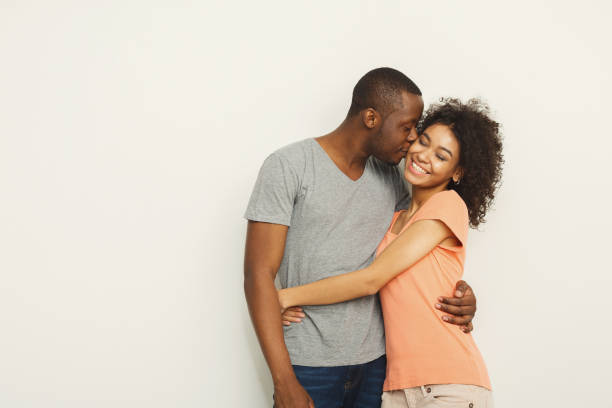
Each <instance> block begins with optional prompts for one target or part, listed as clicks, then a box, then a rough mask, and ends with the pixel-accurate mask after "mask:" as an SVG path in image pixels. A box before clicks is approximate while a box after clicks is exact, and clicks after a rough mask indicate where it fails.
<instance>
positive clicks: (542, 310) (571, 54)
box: [0, 0, 612, 408]
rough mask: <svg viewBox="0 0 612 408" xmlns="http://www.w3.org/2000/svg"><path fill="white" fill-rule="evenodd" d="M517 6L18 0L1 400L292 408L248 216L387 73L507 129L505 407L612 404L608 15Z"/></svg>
mask: <svg viewBox="0 0 612 408" xmlns="http://www.w3.org/2000/svg"><path fill="white" fill-rule="evenodd" d="M218 3H219V4H220V3H221V2H218ZM377 3H380V4H377ZM495 3H497V2H491V1H478V2H466V1H462V2H425V1H421V2H404V1H402V2H400V1H389V2H385V3H384V4H383V3H382V2H374V1H372V2H343V3H340V2H281V1H279V2H263V3H262V2H244V3H237V2H234V3H232V2H225V3H224V4H223V5H219V4H213V3H212V2H211V3H204V2H187V1H182V2H179V1H172V2H171V1H167V2H160V1H156V2H151V1H129V2H125V1H113V2H93V1H89V2H83V1H73V2H61V1H53V2H42V1H38V2H36V1H33V2H32V1H31V2H16V1H8V0H4V1H1V2H0V51H1V54H0V55H1V56H2V57H1V58H2V59H1V61H0V194H1V199H0V406H2V407H45V408H51V407H79V408H80V407H113V408H117V407H130V408H132V407H147V408H154V407H203V406H206V407H213V406H214V407H246V406H248V407H266V406H271V388H270V387H271V382H270V379H269V378H268V374H267V368H266V366H265V363H264V361H263V358H262V356H261V354H260V352H259V348H258V345H257V341H256V338H255V336H254V334H253V331H252V329H251V325H250V320H249V318H248V314H247V310H246V307H245V301H244V298H243V291H242V256H243V245H244V232H245V221H244V220H243V219H242V214H243V211H244V209H245V206H246V203H247V199H248V197H249V194H250V191H251V188H252V185H253V182H254V180H255V177H256V174H257V171H258V168H259V165H260V164H261V162H262V160H263V159H264V157H265V156H266V155H267V154H269V153H270V152H271V151H273V150H275V149H276V148H278V147H280V146H283V145H285V144H288V143H290V142H293V141H296V140H299V139H303V138H306V137H312V136H318V135H321V134H324V133H326V132H328V131H330V130H332V129H333V128H334V127H335V126H336V125H337V124H338V123H339V122H340V121H341V120H342V118H343V117H344V115H345V112H346V110H347V108H348V104H349V101H350V93H351V90H352V87H353V85H354V83H355V82H356V81H357V80H358V79H359V77H360V76H361V75H363V74H364V73H365V72H367V71H368V70H369V69H371V68H375V67H378V66H391V67H395V68H398V69H400V70H402V71H403V72H405V73H406V74H407V75H409V76H410V77H411V78H412V79H414V80H415V81H416V82H417V83H418V84H419V86H420V87H421V89H422V90H423V91H424V93H425V99H426V101H428V102H429V101H433V100H435V99H436V98H438V97H440V96H460V97H469V96H483V97H485V98H486V99H487V100H488V101H489V102H490V104H491V106H492V107H493V109H494V110H495V112H496V115H497V118H498V119H499V120H500V121H501V122H502V123H503V125H504V133H505V156H506V161H507V164H506V167H505V173H504V185H503V188H502V190H501V191H500V192H499V195H498V199H497V206H496V211H494V212H492V213H491V214H490V216H489V222H488V223H487V224H486V225H485V226H484V227H483V228H482V232H473V233H472V234H471V248H470V250H469V254H468V257H469V258H468V264H467V271H466V278H467V280H468V281H469V282H470V283H471V284H472V285H473V287H474V288H475V289H476V292H477V296H478V299H479V310H478V317H477V320H476V322H475V323H476V331H475V334H474V335H475V336H476V338H477V342H478V344H479V346H480V348H481V350H482V352H483V354H484V356H485V359H486V362H487V364H488V367H489V370H490V374H491V378H492V382H493V385H494V388H495V395H496V401H497V406H499V407H509V406H521V407H540V406H555V407H571V406H584V407H586V406H604V405H605V406H608V404H610V402H609V396H608V395H607V388H606V387H607V385H608V384H607V381H606V380H609V378H610V375H609V370H608V369H609V367H610V364H611V363H612V357H611V353H610V351H609V345H610V342H611V336H610V321H611V319H610V317H609V314H610V313H611V311H610V306H612V302H610V295H609V293H610V287H611V284H612V280H611V278H610V272H612V269H611V268H610V265H609V262H608V257H609V254H608V253H607V251H608V250H609V249H608V248H607V246H608V245H609V243H610V237H609V231H610V229H611V227H612V222H611V220H610V216H609V208H610V196H611V193H610V187H612V183H610V179H611V176H610V163H611V162H612V160H611V157H612V142H611V141H610V137H611V136H610V125H609V121H610V119H609V118H610V116H609V115H610V113H609V112H610V111H611V110H612V103H611V102H610V94H611V91H612V86H611V83H610V71H611V69H612V58H611V56H610V52H609V39H610V37H611V34H612V30H611V29H610V28H609V22H608V17H609V15H610V11H611V7H610V6H609V5H608V3H607V2H603V1H601V2H595V1H581V2H559V1H554V2H553V1H551V2H534V1H528V2H527V1H525V2H516V1H514V2H504V3H497V4H495Z"/></svg>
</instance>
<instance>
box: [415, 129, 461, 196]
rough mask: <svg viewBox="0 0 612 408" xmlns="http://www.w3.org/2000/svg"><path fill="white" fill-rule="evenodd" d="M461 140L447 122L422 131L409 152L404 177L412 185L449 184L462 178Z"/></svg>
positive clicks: (431, 185) (434, 185) (435, 185)
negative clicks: (460, 162) (460, 165)
mask: <svg viewBox="0 0 612 408" xmlns="http://www.w3.org/2000/svg"><path fill="white" fill-rule="evenodd" d="M459 154H460V146H459V141H458V140H457V138H456V137H455V135H454V134H453V132H452V131H451V130H450V128H449V127H448V126H446V125H442V124H434V125H431V126H430V127H428V128H427V129H425V130H424V131H423V133H421V134H420V135H419V137H418V139H417V140H416V141H415V142H414V143H413V144H412V145H411V146H410V149H408V153H407V154H406V168H405V170H404V177H405V178H406V180H407V181H408V182H409V183H410V184H412V185H413V186H419V187H437V186H440V185H444V186H446V184H447V183H448V182H449V181H450V179H453V178H454V179H455V181H457V180H460V178H461V168H460V167H459Z"/></svg>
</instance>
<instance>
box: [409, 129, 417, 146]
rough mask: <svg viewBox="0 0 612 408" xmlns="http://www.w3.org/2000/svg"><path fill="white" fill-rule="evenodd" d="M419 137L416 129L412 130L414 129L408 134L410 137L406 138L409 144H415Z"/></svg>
mask: <svg viewBox="0 0 612 408" xmlns="http://www.w3.org/2000/svg"><path fill="white" fill-rule="evenodd" d="M417 137H418V135H417V132H416V129H415V128H412V129H411V130H410V133H408V137H406V141H407V142H408V143H412V142H414V141H415V140H417Z"/></svg>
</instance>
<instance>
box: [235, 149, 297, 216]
mask: <svg viewBox="0 0 612 408" xmlns="http://www.w3.org/2000/svg"><path fill="white" fill-rule="evenodd" d="M299 184H300V183H299V179H298V176H297V173H296V172H295V170H294V169H293V168H292V167H291V166H290V165H289V162H288V161H287V160H286V159H284V158H282V157H280V156H279V155H278V154H276V153H272V154H271V155H270V156H268V157H267V158H266V160H265V161H264V163H263V164H262V166H261V169H260V170H259V175H258V176H257V181H256V182H255V187H254V188H253V192H252V193H251V198H250V200H249V205H248V207H247V210H246V212H245V214H244V218H246V219H248V220H251V221H259V222H269V223H272V224H282V225H287V226H290V224H291V215H292V213H293V204H294V202H295V197H296V195H297V192H298V191H299Z"/></svg>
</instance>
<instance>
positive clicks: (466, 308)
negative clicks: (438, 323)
mask: <svg viewBox="0 0 612 408" xmlns="http://www.w3.org/2000/svg"><path fill="white" fill-rule="evenodd" d="M436 309H438V310H442V311H443V312H446V313H448V314H450V316H448V315H444V316H442V320H444V321H445V322H447V323H450V324H455V325H457V326H461V327H460V328H461V330H462V331H463V332H464V333H469V332H471V331H472V330H473V329H474V326H473V325H472V319H473V318H474V315H475V314H476V296H474V292H473V291H472V288H471V287H470V285H468V284H467V283H466V282H465V281H462V280H460V281H458V282H457V284H456V285H455V296H454V297H452V298H449V297H444V296H440V297H439V298H438V303H436Z"/></svg>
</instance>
